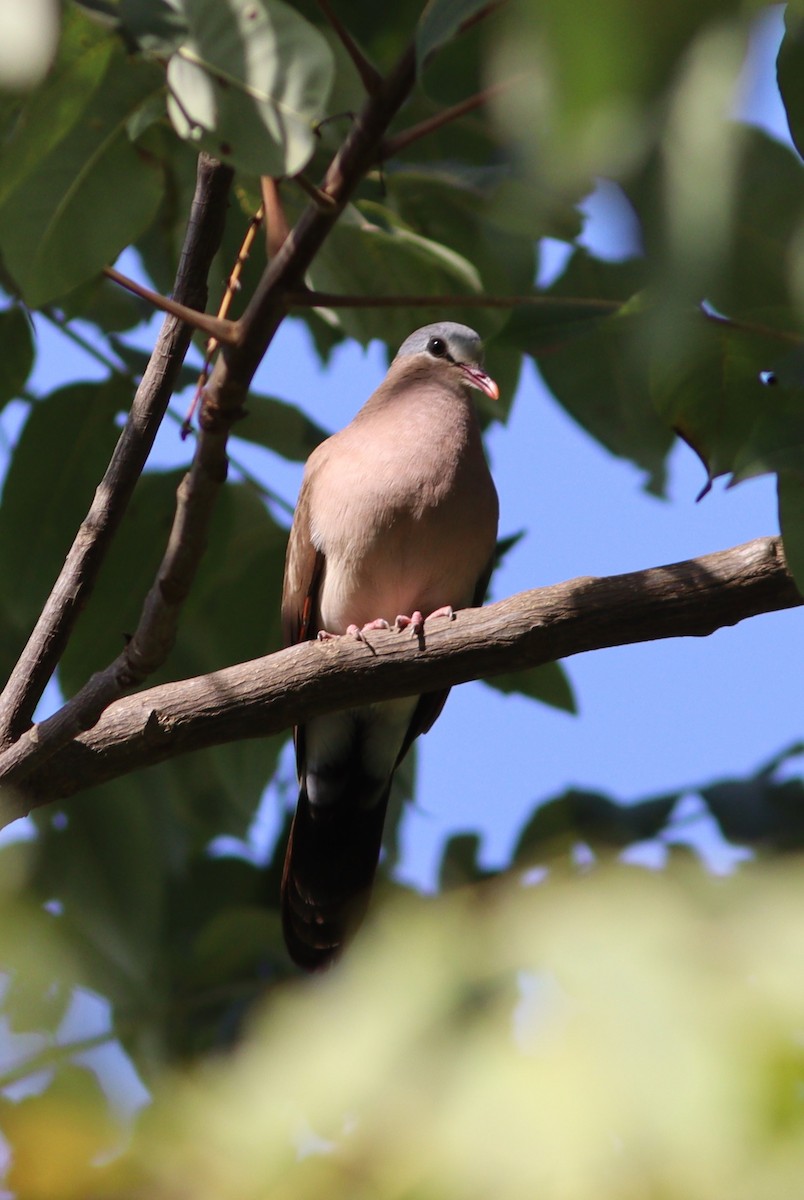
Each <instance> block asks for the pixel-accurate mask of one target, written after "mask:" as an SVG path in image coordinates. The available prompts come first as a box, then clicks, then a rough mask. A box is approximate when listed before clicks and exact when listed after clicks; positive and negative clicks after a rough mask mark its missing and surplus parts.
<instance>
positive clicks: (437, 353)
mask: <svg viewBox="0 0 804 1200" xmlns="http://www.w3.org/2000/svg"><path fill="white" fill-rule="evenodd" d="M427 349H428V350H429V351H430V353H431V354H432V355H433V356H434V357H435V358H444V356H445V355H446V353H447V343H446V342H445V341H444V339H443V338H440V337H431V338H430V341H429V342H428V343H427Z"/></svg>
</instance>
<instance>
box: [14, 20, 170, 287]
mask: <svg viewBox="0 0 804 1200" xmlns="http://www.w3.org/2000/svg"><path fill="white" fill-rule="evenodd" d="M91 50H92V53H91V54H90V55H83V56H81V58H82V60H83V57H89V59H90V60H91V65H92V66H93V67H94V68H95V69H94V70H93V72H92V74H91V77H90V79H89V80H88V81H87V82H86V83H84V81H83V80H78V81H72V80H71V81H70V82H71V83H72V84H73V86H72V88H71V89H70V90H69V93H68V100H69V101H70V104H69V105H68V109H69V115H70V117H71V119H70V121H69V123H68V122H66V121H62V122H59V121H58V120H57V128H58V130H59V136H58V137H57V138H54V137H53V135H52V134H51V133H50V131H49V130H48V128H47V126H46V124H45V114H44V113H41V112H37V114H36V115H37V117H38V120H37V122H36V123H35V125H34V132H33V133H28V132H26V131H27V130H29V129H30V128H31V126H30V125H24V124H21V126H20V128H21V130H22V132H21V134H20V137H21V138H22V140H23V143H24V146H23V149H24V151H25V153H26V165H27V168H28V169H27V171H25V173H24V174H22V175H21V173H20V170H19V169H18V170H17V171H16V172H14V176H15V179H14V182H13V183H12V184H11V185H9V184H8V183H7V184H6V185H5V186H4V187H3V190H2V199H1V200H0V252H2V255H3V258H4V260H5V265H6V267H7V268H8V270H9V271H10V273H11V274H12V276H13V277H14V279H15V281H16V285H17V286H18V287H19V289H20V291H21V292H22V294H23V295H24V297H25V300H26V302H27V303H28V304H29V305H31V306H32V307H34V308H36V307H39V306H40V305H42V304H45V303H46V302H47V301H49V300H52V299H54V298H56V297H58V296H60V295H62V294H63V293H65V292H67V291H69V290H70V289H71V288H74V287H76V286H77V285H78V284H80V283H82V282H83V281H84V280H86V279H89V278H91V277H92V276H93V275H96V274H97V273H98V272H99V271H100V269H101V268H102V267H103V266H104V265H105V264H106V263H108V262H111V261H112V260H114V258H116V256H117V255H118V254H119V252H120V251H121V250H122V249H123V248H124V247H125V246H126V245H128V244H129V243H130V242H131V241H132V240H133V239H134V238H136V237H137V235H138V234H139V233H141V232H142V230H143V229H145V227H146V226H147V225H148V223H149V222H150V221H151V220H152V218H153V216H154V214H155V212H156V209H157V207H158V204H159V201H160V198H161V192H162V173H161V168H160V166H159V164H158V162H157V161H156V160H155V159H153V158H152V157H151V156H148V155H144V154H141V153H140V152H139V151H138V149H137V147H136V146H134V145H132V143H131V142H130V141H129V138H128V134H127V128H126V127H127V123H128V121H129V119H130V117H131V116H132V114H133V113H135V112H136V110H137V109H138V108H139V107H140V105H141V104H142V103H143V101H144V100H145V99H146V98H147V97H148V96H149V95H152V94H153V93H154V92H155V91H158V90H159V88H160V87H161V86H162V82H161V75H160V72H159V70H158V69H157V68H156V67H155V66H154V65H153V64H150V63H147V62H143V61H141V60H136V59H132V58H127V57H126V56H125V55H124V54H123V51H122V50H121V49H120V48H119V47H118V46H117V45H116V44H115V43H114V42H112V46H111V49H110V48H109V47H108V46H105V45H104V44H103V43H101V44H99V45H93V46H92V47H91ZM79 65H82V62H80V63H79ZM101 71H103V77H102V79H98V78H97V76H98V74H99V73H100V72H101ZM15 157H16V139H12V141H11V143H10V144H9V145H8V146H7V147H6V148H5V150H4V153H3V156H2V160H0V172H1V171H2V170H4V165H5V163H6V162H7V161H9V160H11V161H12V162H13V161H14V159H15ZM0 177H2V176H1V175H0Z"/></svg>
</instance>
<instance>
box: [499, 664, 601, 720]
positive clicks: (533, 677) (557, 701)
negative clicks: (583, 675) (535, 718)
mask: <svg viewBox="0 0 804 1200" xmlns="http://www.w3.org/2000/svg"><path fill="white" fill-rule="evenodd" d="M484 682H485V683H487V684H488V685H489V687H492V688H494V689H495V690H496V691H498V692H503V693H504V694H505V695H506V696H508V695H511V694H513V693H515V694H517V695H520V696H529V697H531V699H533V700H541V702H542V704H550V705H552V707H553V708H560V709H562V710H563V711H564V712H569V713H577V711H578V706H577V704H576V701H575V694H574V692H573V690H572V685H571V684H570V681H569V679H568V677H567V673H566V671H565V670H564V668H563V667H562V666H561V663H557V662H553V663H545V664H544V665H543V666H541V667H530V668H529V669H528V670H526V671H509V672H506V674H504V675H494V676H492V677H491V678H490V679H486V680H485V681H484Z"/></svg>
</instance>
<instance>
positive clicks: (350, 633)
mask: <svg viewBox="0 0 804 1200" xmlns="http://www.w3.org/2000/svg"><path fill="white" fill-rule="evenodd" d="M390 628H391V626H390V625H389V624H388V622H387V621H386V620H385V618H384V617H375V618H374V620H373V621H368V622H367V623H366V624H365V625H362V626H361V625H347V626H346V632H345V633H344V634H340V633H330V632H329V630H328V629H319V631H318V640H319V642H329V641H332V639H333V638H336V637H353V638H357V640H358V641H359V642H362V640H363V634H364V633H368V632H369V631H370V630H372V629H390Z"/></svg>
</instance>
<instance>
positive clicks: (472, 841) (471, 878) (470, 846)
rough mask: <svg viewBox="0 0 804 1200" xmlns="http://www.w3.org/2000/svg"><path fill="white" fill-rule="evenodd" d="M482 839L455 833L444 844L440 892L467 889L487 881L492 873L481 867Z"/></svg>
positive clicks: (476, 836) (476, 835)
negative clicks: (474, 884) (468, 886)
mask: <svg viewBox="0 0 804 1200" xmlns="http://www.w3.org/2000/svg"><path fill="white" fill-rule="evenodd" d="M481 845H482V844H481V839H480V837H479V835H478V834H476V833H453V834H452V836H451V837H448V838H447V840H446V842H445V843H444V850H443V852H442V854H441V863H440V864H439V868H438V890H439V892H448V891H450V890H451V889H452V888H456V887H465V886H466V885H467V884H469V883H479V882H480V881H481V880H482V879H487V878H488V877H489V875H490V874H491V872H489V871H485V870H484V869H483V867H481V865H480V861H479V860H480V850H481Z"/></svg>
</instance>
